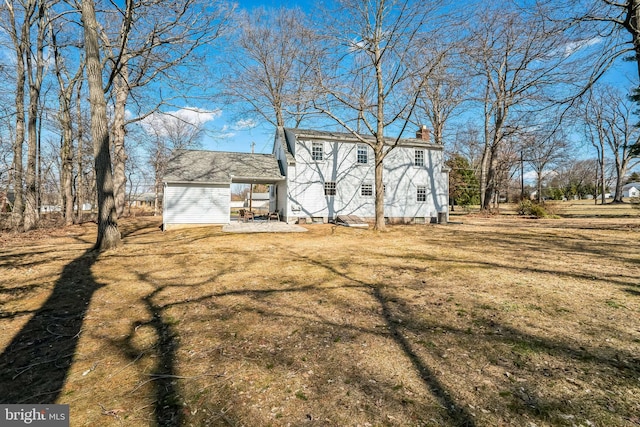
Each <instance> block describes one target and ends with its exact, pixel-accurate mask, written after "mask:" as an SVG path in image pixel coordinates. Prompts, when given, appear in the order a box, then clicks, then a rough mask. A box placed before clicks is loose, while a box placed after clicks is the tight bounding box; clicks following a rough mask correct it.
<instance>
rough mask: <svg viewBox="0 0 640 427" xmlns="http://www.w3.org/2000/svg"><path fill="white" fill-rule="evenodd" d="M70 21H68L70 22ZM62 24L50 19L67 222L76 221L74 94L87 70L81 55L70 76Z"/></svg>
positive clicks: (62, 181)
mask: <svg viewBox="0 0 640 427" xmlns="http://www.w3.org/2000/svg"><path fill="white" fill-rule="evenodd" d="M67 24H68V23H67ZM61 27H62V26H61V25H55V26H54V22H53V21H52V20H49V28H50V33H51V48H52V50H53V58H54V71H55V75H56V79H57V82H58V100H59V113H58V120H59V122H60V133H61V147H60V159H61V165H60V193H61V196H62V212H63V216H64V219H65V224H66V225H70V224H72V223H73V202H74V191H73V189H74V186H73V146H74V144H73V140H74V135H73V114H72V108H73V95H74V92H75V90H76V85H78V83H79V82H80V80H81V79H82V73H83V70H84V60H83V59H82V58H80V60H79V63H78V69H77V71H76V73H75V74H74V75H71V74H70V73H69V71H68V68H67V61H66V60H65V58H64V57H63V49H64V47H65V46H64V45H66V44H67V43H64V44H63V43H61V41H60V38H59V36H58V34H59V33H60V32H61V31H62V28H61Z"/></svg>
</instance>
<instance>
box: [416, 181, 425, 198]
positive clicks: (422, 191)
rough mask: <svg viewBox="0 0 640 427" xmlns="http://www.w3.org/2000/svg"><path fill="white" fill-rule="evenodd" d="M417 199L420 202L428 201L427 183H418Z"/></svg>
mask: <svg viewBox="0 0 640 427" xmlns="http://www.w3.org/2000/svg"><path fill="white" fill-rule="evenodd" d="M416 200H417V201H418V202H426V201H427V186H426V185H418V188H417V190H416Z"/></svg>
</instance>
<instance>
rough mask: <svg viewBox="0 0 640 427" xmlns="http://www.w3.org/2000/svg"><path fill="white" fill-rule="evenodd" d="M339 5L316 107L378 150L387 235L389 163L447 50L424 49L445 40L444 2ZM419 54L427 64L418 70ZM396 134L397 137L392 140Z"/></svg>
mask: <svg viewBox="0 0 640 427" xmlns="http://www.w3.org/2000/svg"><path fill="white" fill-rule="evenodd" d="M337 4H338V5H339V10H337V11H331V12H327V13H325V15H327V16H333V17H336V19H335V21H331V22H328V23H326V24H325V27H326V29H327V32H328V35H327V37H328V38H327V40H328V41H329V42H330V43H332V44H333V46H332V49H331V50H332V51H331V52H330V56H329V57H327V58H323V59H322V62H321V64H320V66H318V68H317V75H316V77H317V86H318V89H317V90H318V95H317V97H314V106H315V108H316V109H317V110H318V111H320V112H321V113H323V114H324V115H326V116H328V117H330V118H331V119H333V120H334V121H335V122H336V123H338V124H339V125H340V126H341V127H343V128H344V129H346V130H347V131H348V132H350V133H351V134H353V136H354V137H355V138H356V139H358V140H359V141H360V142H361V143H363V144H366V145H368V146H370V147H371V149H372V150H373V153H374V170H375V227H374V228H375V229H376V230H384V229H385V222H384V187H383V162H384V159H385V157H386V156H387V155H388V154H389V153H390V152H391V151H392V150H393V149H394V148H395V147H396V146H397V145H398V143H399V141H400V138H401V137H402V135H403V133H404V132H405V130H406V127H407V125H409V124H410V123H411V119H412V116H413V115H414V112H415V108H416V105H417V103H418V96H419V94H420V92H421V91H422V89H423V87H424V85H425V82H426V81H427V80H428V79H429V78H430V76H431V74H432V73H433V71H434V70H435V69H436V68H437V66H438V65H439V64H440V63H441V61H442V59H443V57H444V54H443V52H442V51H438V52H431V53H432V55H428V54H426V53H425V52H424V51H422V50H420V49H419V47H420V46H421V45H423V42H425V40H426V39H429V38H435V37H438V36H439V34H438V31H439V30H441V29H442V28H443V26H444V19H442V16H441V15H440V14H439V13H440V12H441V9H440V7H441V6H442V2H441V1H431V2H428V3H421V2H412V1H408V0H394V1H385V0H376V1H370V2H361V1H358V0H341V1H338V2H337ZM428 24H429V25H428ZM425 43H426V42H425ZM417 55H421V59H422V61H420V62H417V64H416V61H414V60H413V58H414V57H415V56H417ZM416 76H418V77H417V78H416ZM390 129H393V132H394V133H396V134H397V137H395V138H387V136H386V133H387V132H388V131H389V130H390ZM364 135H372V136H373V137H374V139H369V138H364V137H363V136H364Z"/></svg>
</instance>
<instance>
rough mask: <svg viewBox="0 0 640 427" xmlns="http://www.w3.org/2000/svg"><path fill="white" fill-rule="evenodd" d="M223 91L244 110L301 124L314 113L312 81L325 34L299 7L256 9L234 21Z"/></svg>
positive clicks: (278, 123) (276, 123) (281, 122)
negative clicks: (320, 39) (310, 95)
mask: <svg viewBox="0 0 640 427" xmlns="http://www.w3.org/2000/svg"><path fill="white" fill-rule="evenodd" d="M234 27H235V28H236V31H235V32H234V33H233V34H232V35H231V37H232V39H231V42H230V43H229V47H230V49H229V51H228V52H226V57H227V60H226V61H225V64H226V67H225V68H224V76H223V79H224V82H223V85H224V87H225V88H224V89H223V93H224V94H225V95H226V97H227V98H228V99H229V100H231V101H232V102H236V103H239V104H240V108H241V111H242V113H243V114H245V115H249V116H250V117H255V118H258V119H264V120H266V121H267V122H268V123H271V124H272V125H273V126H275V127H279V126H280V127H282V126H292V127H298V126H299V125H300V123H301V122H302V120H304V118H305V117H307V116H308V115H309V114H311V113H313V110H312V108H311V106H310V104H311V101H310V97H309V81H310V75H311V71H312V68H311V66H312V64H313V63H314V62H315V57H316V55H317V54H318V49H319V43H318V41H319V38H318V35H317V34H316V32H315V31H314V30H313V28H312V26H311V21H310V20H309V19H307V17H306V16H305V14H304V13H303V12H302V11H301V10H300V9H298V8H294V9H287V8H279V9H265V8H255V9H252V10H251V12H248V11H241V12H239V13H238V14H237V16H236V18H235V20H234Z"/></svg>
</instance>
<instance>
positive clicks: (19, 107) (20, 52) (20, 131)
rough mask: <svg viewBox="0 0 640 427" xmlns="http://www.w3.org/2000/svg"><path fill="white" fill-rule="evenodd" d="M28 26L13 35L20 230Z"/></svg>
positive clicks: (16, 215)
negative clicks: (18, 35) (25, 52)
mask: <svg viewBox="0 0 640 427" xmlns="http://www.w3.org/2000/svg"><path fill="white" fill-rule="evenodd" d="M11 13H12V17H13V22H14V24H15V16H13V9H11ZM28 33H29V32H28V25H27V24H26V23H23V26H22V29H21V33H20V39H18V38H17V33H16V29H15V27H14V32H13V34H12V39H13V43H14V48H15V51H16V96H15V107H16V138H15V141H14V144H13V191H14V195H15V200H14V203H13V218H14V220H13V222H14V224H15V225H16V227H17V228H18V229H22V225H23V223H24V217H23V215H24V193H23V179H24V169H23V165H22V151H23V150H22V149H23V146H24V139H25V112H24V108H25V105H24V103H25V91H24V86H25V82H26V75H25V67H24V45H23V43H22V40H24V39H25V38H26V37H27V35H28Z"/></svg>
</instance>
